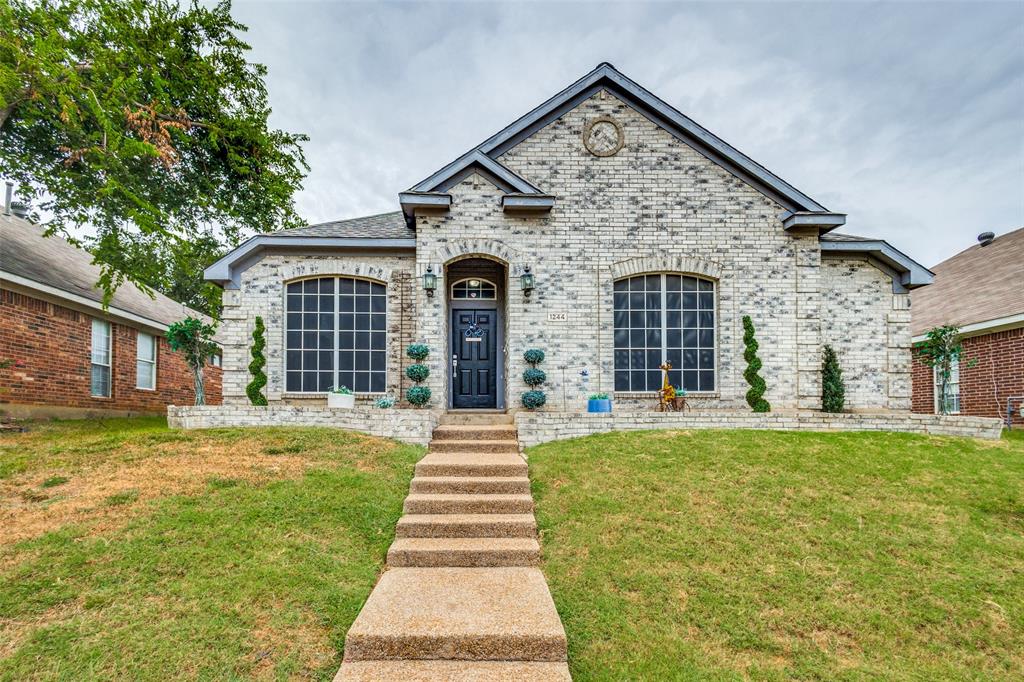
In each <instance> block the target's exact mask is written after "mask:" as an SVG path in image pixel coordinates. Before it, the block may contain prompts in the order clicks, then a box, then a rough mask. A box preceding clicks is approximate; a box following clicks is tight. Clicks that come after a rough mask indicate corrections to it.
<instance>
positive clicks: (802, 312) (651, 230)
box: [224, 90, 910, 410]
mask: <svg viewBox="0 0 1024 682" xmlns="http://www.w3.org/2000/svg"><path fill="white" fill-rule="evenodd" d="M599 116H610V117H613V118H615V119H616V120H617V121H618V122H619V123H620V124H621V126H622V129H623V131H624V136H625V145H624V146H623V148H622V149H621V150H620V151H619V152H618V153H617V154H615V155H613V156H605V157H598V156H594V155H593V154H591V153H590V152H588V151H587V150H586V148H585V147H584V145H583V141H582V134H583V130H584V128H585V126H586V123H587V122H588V121H589V120H592V119H594V118H596V117H599ZM499 160H500V161H501V163H503V164H504V165H505V166H507V167H508V168H510V169H511V170H512V171H514V172H516V173H518V174H519V175H521V176H522V177H524V178H526V179H527V180H528V181H529V182H531V183H533V184H534V185H536V186H537V187H541V188H543V190H544V191H545V192H548V193H550V194H552V195H554V197H555V200H554V208H553V209H552V210H551V211H550V213H549V214H547V215H542V216H536V217H522V216H516V215H514V214H510V213H507V212H505V211H503V209H502V197H503V195H504V192H503V191H502V190H501V189H499V188H498V187H497V186H495V184H492V182H491V181H490V180H489V179H488V178H487V177H485V175H484V174H480V173H470V174H468V175H466V176H465V177H462V178H461V179H460V180H459V182H457V183H456V184H455V185H454V186H453V187H451V188H450V189H448V190H446V191H447V192H448V193H449V194H450V195H451V197H452V205H451V209H450V210H449V211H447V212H434V213H430V212H429V211H422V212H417V214H416V231H415V237H416V248H415V255H414V256H413V255H412V254H411V253H410V254H409V255H394V254H390V255H389V254H386V253H372V252H363V253H359V252H355V251H352V252H349V253H345V254H339V255H329V256H328V255H315V254H312V253H311V254H310V255H307V256H301V255H294V254H292V255H281V254H274V253H268V254H266V255H264V256H263V257H262V259H261V260H259V261H258V262H257V263H255V264H253V265H251V266H249V267H248V268H247V269H246V270H244V272H243V273H242V276H241V280H240V287H239V289H237V290H227V291H225V298H224V303H225V310H224V330H225V369H226V371H227V377H226V378H225V400H226V401H227V402H232V401H236V400H237V401H239V402H242V401H244V391H243V389H244V385H245V383H246V382H247V381H248V380H249V378H248V371H247V369H246V366H247V364H248V347H249V345H250V340H249V334H250V333H251V330H252V325H253V322H254V318H255V316H256V315H262V316H263V317H264V321H265V322H266V324H267V333H268V338H267V359H268V365H267V375H268V378H269V382H268V385H267V397H268V399H270V400H271V402H285V403H286V402H296V401H298V400H300V398H299V397H298V396H294V395H288V394H286V393H285V392H284V390H283V371H284V367H283V366H284V358H283V352H282V338H283V328H282V324H283V320H282V317H283V308H282V306H283V301H284V286H285V284H286V283H287V282H288V281H291V280H294V279H300V278H302V277H311V276H322V275H332V274H333V275H350V276H357V277H364V278H369V279H373V280H376V281H379V282H384V283H385V284H387V286H388V295H389V304H388V313H389V325H388V329H389V332H390V333H389V340H388V346H389V352H390V355H389V375H388V390H389V392H392V393H395V392H398V391H400V390H401V389H403V388H404V383H402V380H401V373H402V371H403V368H404V360H403V356H402V349H403V348H404V346H405V345H406V344H407V343H408V342H409V341H413V340H415V341H422V342H425V343H427V344H428V345H430V347H431V348H432V350H433V352H432V354H431V356H430V358H428V360H427V364H428V366H429V367H430V369H431V375H430V377H429V378H428V380H427V382H426V384H427V385H428V386H429V387H430V388H431V389H432V392H433V396H434V397H433V399H432V406H433V407H434V408H441V409H443V408H445V407H447V406H448V404H449V376H450V371H449V362H450V351H449V348H450V340H449V338H448V326H449V320H448V318H449V302H448V297H447V291H448V287H449V285H450V283H451V282H450V281H449V279H448V277H447V268H448V267H449V266H451V265H452V264H453V263H455V262H457V261H459V260H461V259H465V258H477V257H483V258H488V259H492V260H495V261H498V262H499V263H500V264H501V265H503V266H505V267H506V269H507V280H506V281H505V282H501V283H499V284H500V285H503V286H501V289H502V290H503V297H502V300H500V301H498V302H497V307H498V308H499V310H500V311H501V313H500V314H501V316H502V318H503V325H504V330H505V334H504V348H501V349H499V351H500V354H501V356H502V357H503V360H502V362H503V363H504V364H503V366H502V367H501V369H503V370H504V371H503V372H501V373H502V374H503V375H504V377H506V382H505V383H506V386H505V388H504V391H503V392H501V395H500V396H499V406H502V403H504V405H505V406H507V407H509V408H510V409H516V408H518V406H519V397H520V395H521V394H522V393H523V392H524V391H525V390H526V388H527V387H526V386H525V385H524V384H523V381H522V373H523V370H524V369H525V368H526V365H525V363H524V361H523V358H522V354H523V351H524V350H526V349H528V348H542V349H544V350H545V351H546V353H547V360H546V362H545V363H544V365H543V366H542V368H543V369H544V370H545V371H546V372H547V376H548V381H547V383H546V385H545V386H544V390H545V391H546V392H547V394H548V406H547V408H545V409H549V410H578V409H580V408H581V407H582V406H583V405H584V403H585V400H586V397H587V395H588V394H590V393H593V392H597V391H606V392H609V393H611V392H613V387H614V357H615V351H614V340H613V331H614V328H613V286H614V281H615V280H616V279H618V278H621V277H625V276H629V275H632V274H644V273H658V272H672V273H681V274H692V275H698V276H700V277H703V278H705V279H710V280H712V281H713V282H714V283H715V302H716V305H715V314H716V323H715V331H716V348H715V351H716V359H715V361H716V388H715V390H714V391H709V392H705V393H698V394H691V402H692V403H693V404H695V405H697V406H698V407H711V408H722V409H737V408H738V409H746V404H745V401H744V395H745V393H746V391H747V389H748V386H747V384H746V382H745V380H744V378H743V371H744V369H745V366H746V365H745V361H744V360H743V350H744V347H743V342H742V337H743V331H742V317H743V316H744V315H750V316H751V317H752V318H753V321H754V324H755V326H756V328H757V338H758V341H759V343H760V346H761V350H760V352H759V355H760V357H761V359H762V361H763V363H764V369H763V370H762V372H761V373H762V376H764V378H765V380H766V381H767V385H768V392H767V395H766V397H767V398H768V400H769V401H771V403H772V405H773V407H775V408H791V409H797V408H799V409H816V408H818V407H820V401H821V397H820V395H821V387H820V368H821V347H822V344H823V343H825V342H828V343H832V344H834V345H835V346H836V350H837V351H838V352H839V355H840V361H841V363H842V366H843V369H844V371H845V372H846V376H847V377H848V378H849V380H850V392H849V394H848V401H847V406H848V407H849V408H850V409H853V410H858V409H864V410H878V409H888V410H908V409H909V408H910V355H909V346H910V333H909V301H908V300H907V296H906V295H905V294H902V293H894V291H893V284H892V280H891V279H890V277H889V275H887V274H885V273H883V272H882V271H880V270H878V269H876V268H875V267H874V265H873V264H872V263H870V262H868V261H866V260H864V259H859V258H856V257H840V256H838V255H830V256H829V257H828V258H824V259H823V257H822V251H821V248H820V245H819V241H818V232H817V230H816V229H813V228H812V229H809V230H805V231H800V230H790V231H787V230H785V229H784V227H783V224H782V219H781V215H782V214H783V212H784V209H783V207H782V206H781V205H779V204H778V203H776V202H775V201H774V200H772V199H770V198H768V197H767V196H766V195H765V194H763V193H761V192H760V191H758V190H757V189H755V188H754V187H752V186H751V185H748V184H747V183H745V182H744V181H742V180H741V179H739V178H738V177H737V176H735V175H733V174H731V173H729V172H728V171H726V170H724V169H723V168H722V167H721V166H720V165H718V164H716V163H714V162H712V161H711V160H709V159H708V158H707V157H706V156H704V155H703V154H701V153H699V152H698V151H696V150H695V149H694V148H692V147H690V146H689V145H687V144H686V143H684V142H683V141H681V140H680V139H679V138H677V137H675V136H673V135H672V134H670V133H669V132H668V131H666V130H665V129H664V128H662V127H660V126H658V125H656V124H654V123H653V122H652V121H651V120H650V119H648V118H647V117H645V116H644V115H642V114H641V113H639V112H638V111H636V110H635V109H633V108H632V107H630V106H629V105H628V104H626V103H625V102H624V101H622V100H621V99H619V98H617V97H616V96H614V95H613V94H611V93H610V92H608V91H607V90H602V91H600V92H598V93H596V94H595V95H594V96H592V97H590V98H589V99H587V100H584V101H583V102H581V103H580V104H579V105H577V106H576V107H575V108H573V109H571V110H569V111H567V112H566V113H565V114H563V115H562V116H561V117H560V118H558V119H556V120H554V121H552V122H551V123H549V124H547V125H546V126H544V127H542V128H541V129H539V130H537V131H536V132H534V133H533V134H532V135H530V136H529V137H527V138H526V139H524V140H523V141H521V142H519V143H518V144H517V145H515V146H514V147H512V148H511V149H508V150H507V151H505V152H504V153H503V154H502V156H501V157H500V159H499ZM428 266H429V267H431V268H432V271H433V272H434V273H436V274H437V279H438V282H437V293H436V295H434V296H433V297H428V296H427V294H426V293H425V292H424V290H423V289H422V287H421V285H420V279H419V278H420V277H421V276H422V275H423V273H424V272H425V271H426V269H427V267H428ZM527 266H529V267H530V268H531V269H532V272H533V273H534V275H535V279H536V289H535V290H534V292H533V295H532V296H531V297H530V298H526V297H525V296H524V293H523V291H522V288H521V286H520V275H521V274H522V272H523V270H524V268H525V267H527ZM549 318H554V319H549ZM313 397H314V398H316V399H317V400H320V401H322V400H323V398H322V396H313ZM615 398H616V401H617V404H618V405H619V406H621V407H622V408H624V409H628V408H629V407H639V406H644V407H650V406H651V405H652V404H653V402H654V401H655V400H656V398H655V396H654V395H653V394H651V393H644V394H636V393H617V394H616V395H615Z"/></svg>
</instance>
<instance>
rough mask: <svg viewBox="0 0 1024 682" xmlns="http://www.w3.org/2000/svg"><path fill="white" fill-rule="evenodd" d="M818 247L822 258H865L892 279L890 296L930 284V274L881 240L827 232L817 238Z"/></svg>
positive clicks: (923, 267) (914, 261)
mask: <svg viewBox="0 0 1024 682" xmlns="http://www.w3.org/2000/svg"><path fill="white" fill-rule="evenodd" d="M818 244H819V245H820V246H821V252H822V254H826V253H837V254H857V255H860V256H867V257H868V258H869V259H870V260H871V262H872V263H873V264H874V265H875V266H876V267H878V268H880V269H882V270H883V271H885V272H887V273H888V274H890V275H891V276H892V278H893V291H894V292H899V293H907V290H909V289H916V288H918V287H923V286H927V285H929V284H931V283H932V279H933V278H934V275H933V273H932V271H931V270H929V269H928V268H926V267H925V266H923V265H921V264H920V263H918V262H917V261H916V260H914V259H913V258H911V257H910V256H908V255H907V254H905V253H903V252H902V251H900V250H899V249H897V248H896V247H895V246H893V245H892V244H890V243H889V242H887V241H885V240H884V239H876V238H874V237H860V236H857V235H855V234H838V233H835V232H831V233H829V234H823V235H821V236H820V237H818Z"/></svg>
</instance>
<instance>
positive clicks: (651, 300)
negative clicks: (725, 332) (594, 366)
mask: <svg viewBox="0 0 1024 682" xmlns="http://www.w3.org/2000/svg"><path fill="white" fill-rule="evenodd" d="M665 362H669V363H671V365H672V369H671V370H670V371H669V381H670V382H671V383H672V385H673V386H682V387H683V388H684V389H686V390H687V391H714V390H715V371H716V369H715V362H716V359H715V283H714V282H712V281H711V280H708V279H703V278H700V277H693V276H691V275H674V274H659V275H640V276H637V277H629V278H626V279H620V280H618V281H616V282H615V390H616V391H657V390H659V389H660V388H661V370H660V369H658V368H659V366H660V365H661V364H662V363H665Z"/></svg>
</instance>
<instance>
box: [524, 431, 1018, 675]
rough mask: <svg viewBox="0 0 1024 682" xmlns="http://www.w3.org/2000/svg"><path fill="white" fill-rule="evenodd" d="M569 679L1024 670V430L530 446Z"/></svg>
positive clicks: (748, 434) (663, 434)
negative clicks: (982, 436) (986, 437)
mask: <svg viewBox="0 0 1024 682" xmlns="http://www.w3.org/2000/svg"><path fill="white" fill-rule="evenodd" d="M528 454H529V457H530V473H531V477H532V479H533V485H534V495H535V499H536V503H537V505H538V508H537V518H538V523H539V525H540V528H541V533H542V541H543V548H544V572H545V573H546V575H547V577H548V581H549V584H550V587H551V591H552V593H553V595H554V598H555V602H556V604H557V606H558V611H559V613H560V614H561V616H562V620H563V623H564V624H565V628H566V631H567V634H568V636H569V658H570V667H571V669H572V672H573V675H574V677H575V679H577V680H627V679H628V680H667V679H694V680H696V679H701V680H707V679H712V680H721V679H746V678H751V679H768V680H784V679H815V680H833V679H851V680H852V679H857V680H862V679H887V680H891V679H897V680H898V679H916V680H939V679H943V680H946V679H1007V680H1010V679H1024V438H1022V437H1021V434H1020V433H1019V432H1018V433H1015V434H1013V437H1012V438H1004V439H1003V440H1002V441H999V442H985V441H972V440H966V439H953V438H928V437H921V436H910V435H905V434H869V433H847V434H815V433H768V432H755V431H694V432H670V431H660V432H657V431H655V432H645V433H613V434H605V435H597V436H591V437H588V438H583V439H578V440H573V441H562V442H556V443H548V444H545V445H540V446H537V447H534V448H531V449H530V450H529V451H528Z"/></svg>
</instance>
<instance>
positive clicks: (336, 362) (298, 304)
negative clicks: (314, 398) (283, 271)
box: [285, 277, 387, 393]
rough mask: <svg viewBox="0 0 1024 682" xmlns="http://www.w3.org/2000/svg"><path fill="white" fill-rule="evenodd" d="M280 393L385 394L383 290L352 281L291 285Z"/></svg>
mask: <svg viewBox="0 0 1024 682" xmlns="http://www.w3.org/2000/svg"><path fill="white" fill-rule="evenodd" d="M285 299H286V300H285V391H286V392H288V393H321V392H324V391H329V390H331V389H332V388H340V387H342V386H344V387H346V388H348V389H350V390H352V391H355V392H356V393H382V392H383V391H385V390H386V389H387V288H386V287H385V286H384V285H383V284H380V283H378V282H373V281H370V280H365V279H357V278H354V277H320V278H317V279H306V280H302V281H299V282H291V283H289V284H288V285H287V288H286V293H285Z"/></svg>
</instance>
